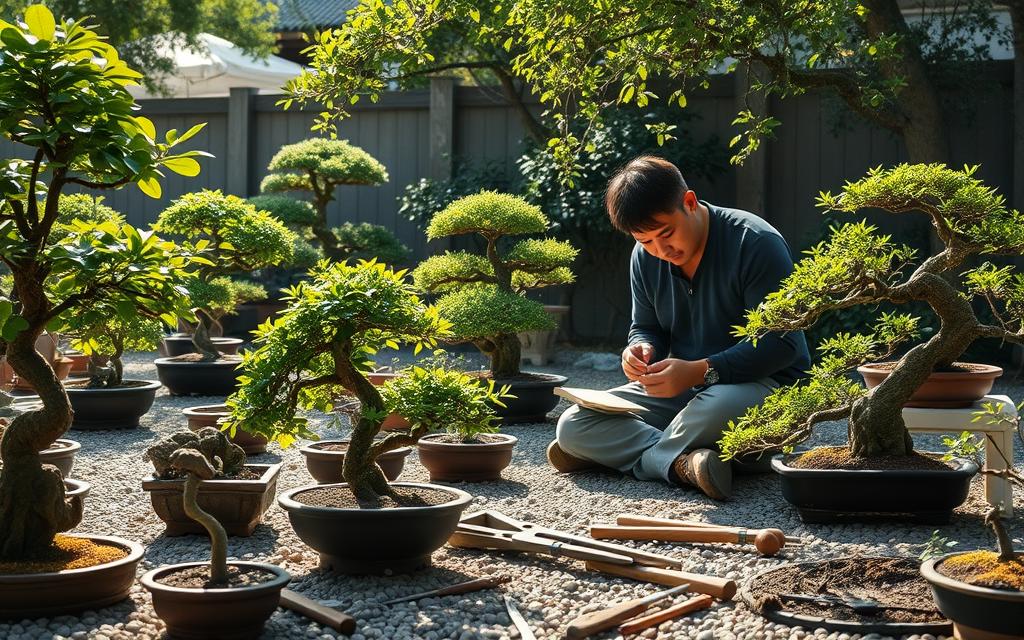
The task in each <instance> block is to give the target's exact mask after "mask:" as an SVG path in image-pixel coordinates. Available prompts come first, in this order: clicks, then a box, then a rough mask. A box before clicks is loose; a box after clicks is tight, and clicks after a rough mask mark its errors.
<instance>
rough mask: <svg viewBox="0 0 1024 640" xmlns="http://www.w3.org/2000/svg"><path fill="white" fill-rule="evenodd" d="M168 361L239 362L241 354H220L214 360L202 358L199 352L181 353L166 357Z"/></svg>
mask: <svg viewBox="0 0 1024 640" xmlns="http://www.w3.org/2000/svg"><path fill="white" fill-rule="evenodd" d="M168 360H169V361H170V362H241V361H242V356H234V355H224V354H221V356H220V357H219V358H217V359H216V360H203V354H201V353H183V354H181V355H180V356H174V357H173V358H168Z"/></svg>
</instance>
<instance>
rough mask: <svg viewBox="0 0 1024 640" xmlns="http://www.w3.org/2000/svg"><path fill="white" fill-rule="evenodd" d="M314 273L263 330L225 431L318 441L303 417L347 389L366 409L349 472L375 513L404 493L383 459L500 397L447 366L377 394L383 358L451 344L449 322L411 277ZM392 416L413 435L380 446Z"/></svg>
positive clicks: (357, 270) (325, 268) (419, 372)
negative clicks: (442, 341) (408, 347)
mask: <svg viewBox="0 0 1024 640" xmlns="http://www.w3.org/2000/svg"><path fill="white" fill-rule="evenodd" d="M309 275H310V280H309V281H305V282H300V283H299V284H297V285H295V286H294V287H292V288H290V289H289V290H288V291H287V292H286V296H285V300H286V301H287V302H288V303H289V307H288V308H287V309H286V310H285V311H284V313H283V314H282V315H281V316H280V317H278V318H277V319H275V320H274V321H272V322H268V323H266V324H264V325H263V326H261V327H260V329H259V330H258V332H257V338H256V344H257V345H258V348H257V349H255V350H253V351H249V352H247V353H246V354H245V355H244V356H243V359H242V364H241V365H240V367H241V369H242V372H243V377H242V378H241V380H242V383H241V386H240V387H239V389H238V391H237V392H236V393H235V394H233V395H232V396H230V397H229V398H228V400H227V405H228V407H230V408H231V410H232V415H231V417H230V418H229V419H228V421H227V422H226V424H225V426H224V428H225V429H228V430H233V429H235V428H236V427H241V426H244V428H245V430H246V431H248V432H249V433H259V434H262V435H264V436H266V437H267V438H268V439H275V440H277V441H278V442H279V443H280V444H281V445H282V446H288V445H290V444H291V443H292V442H294V441H295V439H296V438H315V437H316V436H315V434H314V433H313V432H312V431H311V430H310V428H309V424H308V419H307V418H306V417H305V416H303V415H298V413H297V412H298V409H300V408H302V409H315V410H319V411H330V410H331V409H332V408H333V402H334V398H335V397H337V396H338V395H339V393H340V392H341V391H342V390H343V389H344V390H345V391H347V392H348V393H349V394H351V395H354V396H355V397H356V398H358V399H359V401H360V403H361V405H362V408H361V411H359V412H358V414H357V415H354V416H353V420H352V423H353V427H352V434H351V443H350V444H349V448H348V451H347V453H346V455H345V464H344V467H343V470H342V474H343V476H344V478H345V481H346V482H348V483H349V487H350V488H351V490H352V492H353V494H354V495H355V497H356V498H357V499H358V500H359V501H360V502H361V503H362V504H365V505H367V506H374V505H376V504H377V503H378V499H379V498H380V497H382V496H391V497H395V496H398V495H399V494H398V492H397V491H396V490H395V489H394V488H392V487H391V486H390V485H389V484H388V482H387V479H386V478H385V477H384V474H383V473H382V472H381V470H380V467H379V466H378V465H377V464H376V463H375V460H376V459H377V457H378V456H380V455H381V454H382V453H384V452H386V451H391V450H393V449H397V448H399V447H403V446H408V445H412V444H415V443H416V441H417V440H419V438H420V437H421V436H422V435H424V434H426V433H427V432H428V431H430V430H431V429H435V428H438V427H442V426H444V425H445V424H446V422H447V421H449V420H452V419H458V417H459V416H460V415H465V416H475V417H478V418H480V420H481V421H482V422H486V419H485V418H486V416H487V415H488V414H489V413H490V411H491V409H490V407H489V404H488V403H489V402H490V401H492V400H495V399H496V398H497V395H496V394H495V392H494V389H493V385H487V386H485V385H479V384H476V383H472V382H470V381H469V379H468V378H466V377H465V376H464V375H462V374H461V373H460V372H457V371H451V370H446V369H444V368H440V367H439V368H415V367H414V368H413V369H412V370H411V371H410V372H409V373H408V374H407V375H404V376H400V377H398V378H396V379H395V380H392V381H389V382H386V383H385V384H384V385H382V386H380V387H375V386H374V385H373V384H371V383H370V382H369V380H367V378H366V375H367V374H368V373H369V372H370V371H371V370H372V367H373V364H374V363H373V360H372V359H371V355H372V354H373V353H374V352H376V351H377V350H378V349H381V348H384V347H397V346H398V344H399V343H400V342H407V343H412V344H414V345H415V347H416V351H417V353H418V352H419V351H420V350H421V349H422V348H424V347H433V346H434V345H435V344H436V341H437V340H438V339H439V338H445V337H447V336H448V327H449V323H448V322H447V321H445V320H443V319H442V318H441V317H440V316H439V315H438V313H437V310H436V309H435V308H433V307H428V306H426V305H424V304H423V302H422V301H421V300H420V299H419V298H418V297H417V296H416V294H415V293H414V289H413V288H412V286H411V285H410V284H409V283H407V282H406V281H405V272H404V271H397V272H396V271H394V270H392V269H390V268H388V267H385V266H384V265H383V264H380V263H377V262H373V261H370V262H366V261H363V262H360V263H358V264H356V265H350V264H347V263H344V262H341V263H329V262H326V261H325V262H322V263H320V264H319V265H317V266H316V267H315V268H314V269H312V270H311V271H310V274H309ZM393 412H398V413H400V414H401V415H402V416H403V417H405V418H406V419H407V420H408V421H409V423H410V426H409V428H408V429H407V430H404V431H393V432H389V433H388V434H387V435H384V436H383V437H381V438H379V439H378V438H376V436H377V435H378V433H379V432H380V429H381V423H382V422H383V420H384V418H385V417H386V416H387V415H388V414H389V413H393ZM232 433H233V431H232Z"/></svg>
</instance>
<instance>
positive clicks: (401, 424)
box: [366, 372, 409, 431]
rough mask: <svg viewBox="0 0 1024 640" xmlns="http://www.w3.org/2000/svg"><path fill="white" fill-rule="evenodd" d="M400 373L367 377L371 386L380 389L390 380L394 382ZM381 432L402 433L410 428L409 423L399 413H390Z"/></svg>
mask: <svg viewBox="0 0 1024 640" xmlns="http://www.w3.org/2000/svg"><path fill="white" fill-rule="evenodd" d="M400 375H402V374H400V373H385V372H380V373H371V374H368V375H367V376H366V379H367V380H369V381H370V384H372V385H374V386H377V387H379V386H380V385H382V384H384V383H385V382H387V381H388V380H394V379H395V378H397V377H398V376H400ZM380 428H381V431H400V430H402V429H408V428H409V421H408V420H406V419H405V418H403V417H402V416H400V415H398V414H397V413H389V414H388V417H386V418H384V422H382V423H380Z"/></svg>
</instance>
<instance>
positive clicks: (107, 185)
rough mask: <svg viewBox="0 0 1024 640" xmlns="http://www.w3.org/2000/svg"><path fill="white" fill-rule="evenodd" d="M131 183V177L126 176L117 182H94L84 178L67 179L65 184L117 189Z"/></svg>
mask: <svg viewBox="0 0 1024 640" xmlns="http://www.w3.org/2000/svg"><path fill="white" fill-rule="evenodd" d="M131 181H132V178H131V176H126V177H124V178H121V179H120V180H115V181H114V182H93V181H92V180H86V179H84V178H67V179H65V182H70V183H72V184H79V185H82V186H83V187H88V188H89V189H116V188H117V187H121V186H124V185H126V184H128V183H129V182H131Z"/></svg>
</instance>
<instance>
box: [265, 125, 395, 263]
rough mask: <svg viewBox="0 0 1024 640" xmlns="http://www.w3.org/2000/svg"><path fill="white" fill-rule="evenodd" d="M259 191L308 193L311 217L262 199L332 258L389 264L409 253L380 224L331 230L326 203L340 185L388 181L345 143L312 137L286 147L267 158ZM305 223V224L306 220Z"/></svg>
mask: <svg viewBox="0 0 1024 640" xmlns="http://www.w3.org/2000/svg"><path fill="white" fill-rule="evenodd" d="M267 170H268V171H271V172H273V173H271V174H270V175H268V176H267V177H266V178H264V179H263V182H262V183H261V184H260V191H262V192H263V193H265V194H275V193H284V192H293V191H297V192H300V193H305V194H308V195H309V197H310V199H311V200H312V206H313V211H314V212H315V215H314V216H313V217H312V218H311V219H310V217H309V216H308V215H307V214H306V213H304V212H301V211H300V210H299V209H298V208H296V206H295V205H289V204H286V203H284V202H282V201H281V200H261V201H260V202H259V204H258V205H257V206H260V207H265V208H266V209H267V210H268V211H270V212H271V213H272V214H274V215H276V216H278V218H279V219H280V220H282V221H284V222H286V223H287V224H292V225H302V226H308V228H309V230H310V233H311V234H312V236H313V237H314V238H316V240H317V241H319V243H320V247H321V248H322V249H323V252H324V254H325V255H326V256H327V257H328V258H331V259H332V260H346V259H350V258H351V259H364V260H370V259H373V258H376V259H378V260H380V261H381V262H386V263H389V264H395V263H401V262H403V261H405V260H407V259H408V257H409V250H408V249H407V248H406V247H405V246H404V245H403V244H402V243H401V242H399V240H398V238H396V237H395V236H394V234H392V233H391V232H390V231H388V230H387V229H385V228H384V227H382V226H380V225H372V224H368V223H365V222H364V223H359V224H354V223H351V222H346V223H344V224H343V225H342V226H340V227H335V228H333V229H331V228H330V227H329V225H328V222H327V205H328V204H330V203H331V201H332V200H334V191H335V189H336V188H337V187H339V186H341V185H379V184H383V183H385V182H387V181H388V173H387V170H385V169H384V165H382V164H381V163H380V162H378V161H377V160H376V159H375V158H374V157H373V156H371V155H370V154H369V153H367V152H366V151H363V150H362V149H360V148H359V147H357V146H355V145H352V144H349V143H348V141H347V140H328V139H326V138H311V139H309V140H303V141H302V142H296V143H295V144H289V145H285V146H283V147H281V149H280V150H279V151H278V152H277V153H276V154H275V155H274V157H273V158H271V159H270V164H269V165H268V166H267ZM307 219H308V222H307V221H306V220H307Z"/></svg>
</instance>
